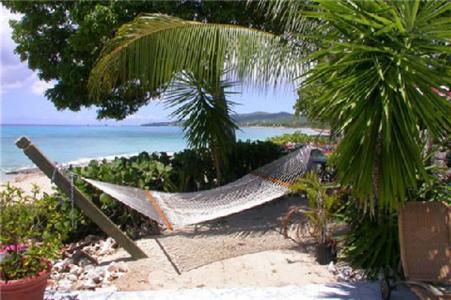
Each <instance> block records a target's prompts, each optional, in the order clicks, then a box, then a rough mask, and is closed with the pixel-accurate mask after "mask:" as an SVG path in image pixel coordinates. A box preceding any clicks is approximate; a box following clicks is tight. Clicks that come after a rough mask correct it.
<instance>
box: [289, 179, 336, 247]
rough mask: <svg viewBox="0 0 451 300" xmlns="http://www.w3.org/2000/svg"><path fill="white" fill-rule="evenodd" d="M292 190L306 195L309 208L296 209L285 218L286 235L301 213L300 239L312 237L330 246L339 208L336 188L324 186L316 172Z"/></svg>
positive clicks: (299, 180)
mask: <svg viewBox="0 0 451 300" xmlns="http://www.w3.org/2000/svg"><path fill="white" fill-rule="evenodd" d="M290 189H291V190H292V191H293V192H295V193H302V194H305V195H306V197H307V199H308V208H307V209H304V208H303V207H294V208H292V209H290V210H289V211H288V213H287V214H286V215H285V217H284V218H283V225H284V226H283V227H284V234H285V235H287V231H288V227H289V224H290V221H291V220H292V219H293V217H294V216H295V215H297V214H298V213H299V212H301V214H300V215H301V218H300V219H299V223H298V224H297V230H296V232H297V235H298V236H299V237H306V236H311V237H313V238H314V239H315V240H316V242H317V243H318V244H323V245H324V244H328V243H330V242H331V241H332V240H333V238H332V235H331V231H330V228H329V227H330V224H331V223H332V220H333V216H334V210H335V209H336V208H337V207H336V206H337V204H338V200H339V198H338V196H337V193H335V191H334V189H336V186H332V185H330V184H324V183H322V182H321V179H320V177H319V176H318V174H316V173H315V172H309V173H307V174H306V175H305V176H304V177H303V178H300V179H298V180H297V181H296V182H295V183H294V184H293V185H292V186H291V187H290Z"/></svg>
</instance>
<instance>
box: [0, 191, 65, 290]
mask: <svg viewBox="0 0 451 300" xmlns="http://www.w3.org/2000/svg"><path fill="white" fill-rule="evenodd" d="M38 194H39V189H38V188H37V187H35V188H34V191H33V194H32V195H28V194H25V193H24V191H23V190H21V189H19V188H15V187H13V186H11V185H9V184H8V185H6V186H3V187H2V191H1V192H0V225H1V230H0V279H1V280H3V281H8V280H16V279H22V278H26V277H31V276H35V275H37V274H38V273H40V272H41V271H43V270H47V269H48V264H49V259H51V258H56V257H58V255H59V254H60V252H59V250H60V248H61V246H62V239H63V238H65V237H66V236H67V232H68V230H69V229H68V228H69V226H70V225H69V224H68V223H67V222H66V221H67V219H64V218H61V216H60V215H59V214H58V213H57V212H56V203H55V202H53V203H52V205H48V204H49V201H48V200H49V199H48V197H49V196H48V195H44V196H43V197H42V198H39V197H38V196H37V195H38Z"/></svg>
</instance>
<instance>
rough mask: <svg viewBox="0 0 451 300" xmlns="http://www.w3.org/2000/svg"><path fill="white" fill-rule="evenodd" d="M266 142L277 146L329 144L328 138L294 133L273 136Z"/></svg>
mask: <svg viewBox="0 0 451 300" xmlns="http://www.w3.org/2000/svg"><path fill="white" fill-rule="evenodd" d="M268 141H270V142H272V143H275V144H278V145H284V144H286V143H298V144H305V143H319V144H327V143H328V142H329V138H328V137H325V136H314V135H307V134H304V133H300V132H295V133H286V134H283V135H280V136H275V137H272V138H269V139H268Z"/></svg>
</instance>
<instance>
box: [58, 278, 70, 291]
mask: <svg viewBox="0 0 451 300" xmlns="http://www.w3.org/2000/svg"><path fill="white" fill-rule="evenodd" d="M72 285H73V282H72V281H70V280H68V279H63V280H60V281H58V283H57V287H58V290H60V291H64V292H66V291H69V290H70V289H71V288H72Z"/></svg>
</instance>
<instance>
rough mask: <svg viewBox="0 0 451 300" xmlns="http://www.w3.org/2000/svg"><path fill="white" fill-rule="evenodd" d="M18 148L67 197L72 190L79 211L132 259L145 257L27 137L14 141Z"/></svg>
mask: <svg viewBox="0 0 451 300" xmlns="http://www.w3.org/2000/svg"><path fill="white" fill-rule="evenodd" d="M16 145H17V147H18V148H20V149H22V150H23V152H24V153H25V155H26V156H28V158H29V159H31V161H33V163H34V164H35V165H36V166H37V167H38V168H39V169H40V170H41V171H42V172H44V174H45V175H47V177H48V178H50V179H53V182H54V183H55V185H56V186H57V187H59V188H60V189H61V190H62V191H63V192H64V193H65V194H66V195H67V196H68V197H69V198H70V197H71V194H72V192H73V200H74V203H75V205H77V206H78V207H79V208H80V209H81V211H82V212H83V213H84V214H85V215H86V216H87V217H88V218H89V219H91V220H92V221H93V222H94V223H96V224H97V225H98V226H99V227H100V229H102V231H103V232H105V233H106V234H107V235H108V236H110V237H112V238H113V239H114V240H115V241H116V242H117V243H118V244H119V245H121V246H122V247H123V248H124V249H125V250H126V251H127V252H128V253H130V255H131V256H132V257H133V258H134V259H140V258H147V257H148V256H147V255H146V254H145V253H144V251H143V250H142V249H141V248H139V247H138V246H137V245H136V244H135V243H134V242H133V240H131V239H130V238H129V237H128V236H127V235H126V234H125V233H123V232H122V231H121V230H120V229H119V228H118V227H117V226H116V224H114V223H113V222H112V221H111V220H110V219H109V218H108V217H107V216H106V215H105V214H104V213H103V212H102V211H101V210H100V209H99V208H98V207H97V206H96V205H95V204H94V203H92V202H91V201H90V200H89V199H88V198H87V197H86V196H85V195H83V193H82V192H81V191H80V190H79V189H78V188H77V187H76V186H73V187H71V182H70V180H69V179H68V178H67V177H66V176H64V174H63V173H62V172H60V171H59V170H58V169H57V168H56V166H55V165H54V164H53V163H52V162H51V161H50V160H49V159H48V158H47V157H46V156H45V155H44V154H43V153H42V152H41V151H40V150H39V149H38V148H37V147H36V146H34V145H33V144H32V142H31V140H30V139H29V138H27V137H21V138H19V139H18V140H17V141H16Z"/></svg>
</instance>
